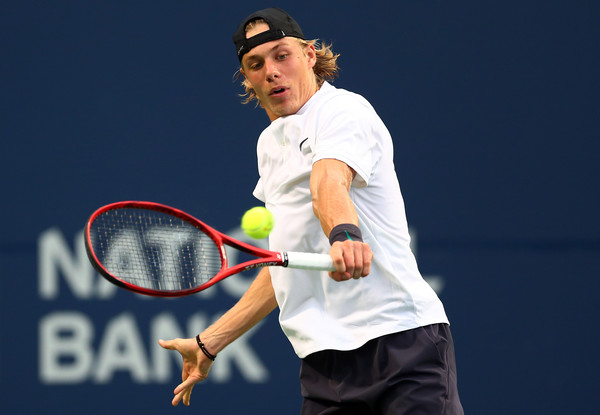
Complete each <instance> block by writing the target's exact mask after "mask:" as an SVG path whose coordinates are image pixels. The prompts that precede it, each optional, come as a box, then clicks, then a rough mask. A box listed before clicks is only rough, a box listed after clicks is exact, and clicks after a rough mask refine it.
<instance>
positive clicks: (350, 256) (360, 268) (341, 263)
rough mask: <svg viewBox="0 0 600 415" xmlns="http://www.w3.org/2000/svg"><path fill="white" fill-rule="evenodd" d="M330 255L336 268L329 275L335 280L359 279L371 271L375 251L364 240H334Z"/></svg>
mask: <svg viewBox="0 0 600 415" xmlns="http://www.w3.org/2000/svg"><path fill="white" fill-rule="evenodd" d="M329 255H330V256H331V259H333V264H334V265H335V269H336V270H335V271H333V272H330V273H329V276H330V277H331V278H332V279H334V280H335V281H347V280H349V279H352V278H353V279H358V278H361V277H366V276H367V275H369V273H370V272H371V261H372V260H373V252H372V251H371V247H370V246H369V245H368V244H366V243H364V242H359V241H351V240H347V241H343V242H342V241H338V242H334V243H333V245H332V246H331V249H330V250H329Z"/></svg>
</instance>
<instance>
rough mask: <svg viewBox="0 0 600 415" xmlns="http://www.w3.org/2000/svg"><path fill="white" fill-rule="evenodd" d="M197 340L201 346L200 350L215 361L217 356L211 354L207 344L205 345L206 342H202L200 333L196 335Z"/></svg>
mask: <svg viewBox="0 0 600 415" xmlns="http://www.w3.org/2000/svg"><path fill="white" fill-rule="evenodd" d="M196 342H197V343H198V347H199V348H200V350H202V353H204V354H205V355H206V357H208V358H209V359H210V360H212V361H214V360H215V359H216V358H217V356H215V355H213V354H211V353H210V352H209V351H208V350H206V346H204V343H202V340H200V335H199V334H198V335H197V336H196Z"/></svg>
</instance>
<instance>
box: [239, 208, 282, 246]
mask: <svg viewBox="0 0 600 415" xmlns="http://www.w3.org/2000/svg"><path fill="white" fill-rule="evenodd" d="M273 225H274V220H273V215H272V214H271V212H269V211H268V210H267V208H264V207H262V206H257V207H254V208H252V209H250V210H247V211H246V213H244V216H243V217H242V229H243V231H244V232H245V233H246V235H248V236H249V237H251V238H255V239H262V238H266V237H267V236H269V234H270V233H271V230H272V229H273Z"/></svg>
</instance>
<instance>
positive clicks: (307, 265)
mask: <svg viewBox="0 0 600 415" xmlns="http://www.w3.org/2000/svg"><path fill="white" fill-rule="evenodd" d="M282 254H283V257H284V258H287V264H285V265H284V266H285V267H288V268H296V269H312V270H318V271H335V266H333V260H332V259H331V257H330V256H329V255H327V254H309V253H306V252H282Z"/></svg>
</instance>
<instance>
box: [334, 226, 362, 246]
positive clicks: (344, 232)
mask: <svg viewBox="0 0 600 415" xmlns="http://www.w3.org/2000/svg"><path fill="white" fill-rule="evenodd" d="M348 239H349V240H351V241H359V242H362V241H363V239H362V232H361V231H360V229H359V228H358V226H356V225H353V224H351V223H342V224H340V225H337V226H335V227H334V228H333V229H332V230H331V232H330V233H329V244H330V245H333V243H334V242H338V241H340V242H343V241H347V240H348Z"/></svg>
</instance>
